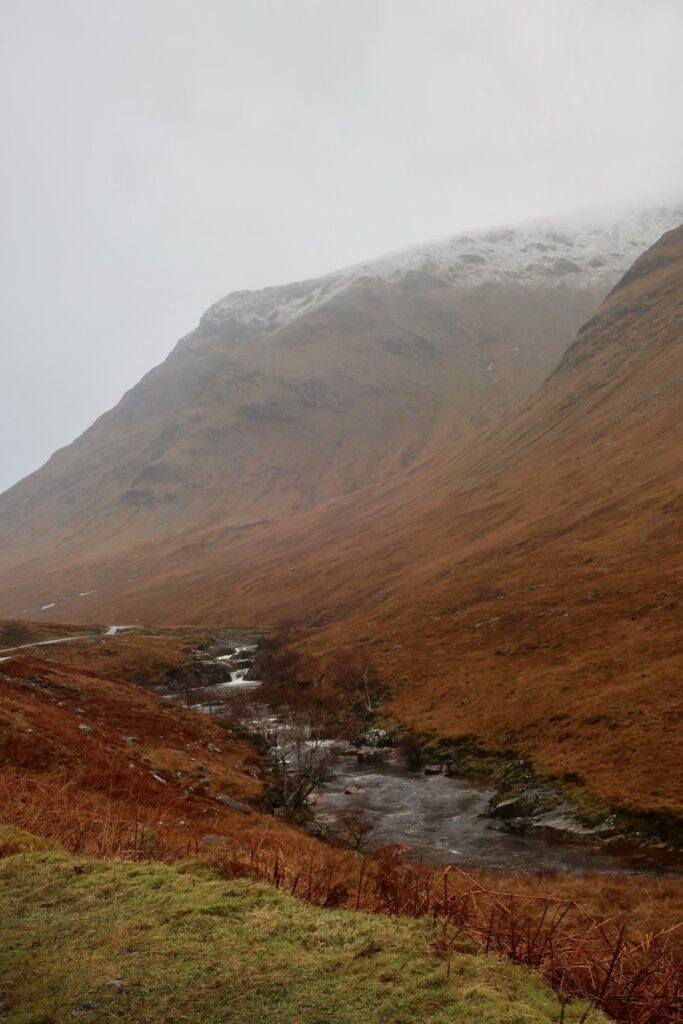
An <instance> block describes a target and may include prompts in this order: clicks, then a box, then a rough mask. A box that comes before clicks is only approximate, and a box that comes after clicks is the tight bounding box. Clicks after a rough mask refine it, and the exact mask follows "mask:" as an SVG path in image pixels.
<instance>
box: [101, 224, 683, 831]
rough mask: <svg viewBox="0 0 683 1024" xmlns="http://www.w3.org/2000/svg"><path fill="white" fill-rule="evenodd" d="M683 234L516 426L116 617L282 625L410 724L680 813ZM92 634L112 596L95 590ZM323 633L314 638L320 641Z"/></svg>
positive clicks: (176, 568)
mask: <svg viewBox="0 0 683 1024" xmlns="http://www.w3.org/2000/svg"><path fill="white" fill-rule="evenodd" d="M682 367H683V229H678V230H676V231H674V232H671V233H669V234H668V235H666V236H665V237H664V238H663V239H662V240H661V241H660V242H659V243H658V244H657V245H656V246H654V247H653V248H652V249H651V250H650V251H649V252H648V253H646V254H645V255H644V256H643V257H642V258H641V259H640V260H639V261H638V262H637V263H636V265H635V267H634V268H633V270H632V271H631V272H629V274H628V275H627V276H626V277H625V278H624V280H623V281H622V283H621V284H620V286H619V287H618V288H616V289H615V291H614V292H613V293H612V294H611V295H610V297H609V298H608V299H607V301H606V302H605V303H604V305H603V307H602V308H601V310H600V312H599V314H598V315H597V316H596V317H595V318H594V319H593V320H592V321H591V322H590V323H589V324H587V325H586V327H585V328H584V329H583V330H582V331H581V332H580V334H579V336H578V338H577V340H576V342H575V343H574V345H573V346H572V347H571V348H570V350H569V351H568V353H567V354H566V356H565V357H564V359H563V360H562V363H561V365H560V367H559V368H558V370H557V371H556V372H555V373H554V374H553V375H552V377H551V378H550V380H549V381H548V382H547V383H546V385H544V387H543V388H541V390H540V391H539V392H538V393H537V394H536V395H534V396H533V397H532V398H530V399H529V400H528V401H527V402H526V403H525V404H524V405H523V406H522V407H521V408H520V409H519V410H518V411H517V412H516V413H514V414H512V415H511V416H509V417H507V418H506V419H505V420H503V421H501V422H500V423H499V424H497V425H495V426H492V427H491V428H489V429H488V430H486V431H484V432H482V433H481V434H480V435H478V436H477V438H476V439H475V441H472V442H470V443H469V444H466V443H461V444H460V446H459V447H457V446H453V450H452V451H450V450H449V449H448V447H446V448H445V450H444V449H442V450H441V452H440V453H439V454H438V455H437V454H435V455H433V456H431V457H429V458H425V459H423V460H422V461H419V462H417V463H416V464H414V465H413V466H412V467H410V469H408V470H407V471H405V472H404V473H403V474H401V475H398V476H395V477H393V478H391V479H390V480H388V481H385V482H384V483H382V484H380V485H377V486H376V487H374V488H366V489H365V490H364V491H362V492H359V493H358V494H355V495H352V496H348V497H346V498H343V499H341V500H338V501H336V502H334V503H329V504H328V505H326V506H322V507H320V508H318V509H315V510H313V511H311V512H309V513H307V514H306V515H301V516H299V517H297V519H296V520H292V521H290V522H288V523H284V524H279V525H277V526H273V527H270V528H266V527H264V528H263V529H262V530H260V531H258V533H257V534H255V535H254V538H248V537H243V538H242V539H240V540H234V539H230V540H226V538H225V537H221V536H220V534H219V533H217V534H215V535H212V534H210V533H208V532H207V533H205V534H204V535H203V537H202V541H201V543H198V545H197V549H196V550H195V552H194V556H193V564H192V568H191V569H189V570H188V567H187V564H186V562H185V561H184V559H183V557H182V555H181V554H179V553H178V552H175V551H173V550H171V549H168V550H167V552H166V553H165V560H164V569H165V576H164V587H163V590H162V589H161V587H160V585H159V581H158V579H155V578H154V577H153V576H151V577H150V579H149V580H147V581H146V580H145V579H141V580H140V581H139V583H138V589H137V590H136V591H135V595H136V596H135V597H134V596H133V593H132V591H131V595H130V598H129V600H130V604H129V607H130V612H131V614H132V615H135V616H139V617H144V616H151V614H152V609H153V608H154V607H158V608H163V612H164V615H165V617H166V618H167V619H168V620H171V621H173V620H174V619H175V620H176V621H181V620H183V619H185V620H187V619H189V618H191V619H192V620H194V621H196V622H200V621H211V620H213V621H218V620H223V621H226V622H230V621H235V620H237V619H241V620H242V621H246V622H248V621H250V620H251V621H273V620H276V619H278V618H280V619H294V620H297V621H300V622H308V623H309V624H315V627H316V628H315V630H314V631H313V636H312V639H311V641H310V642H311V644H312V645H313V646H317V647H318V648H320V649H330V648H331V647H332V646H334V645H337V644H340V643H347V642H349V641H358V640H360V641H361V642H363V643H364V645H365V647H366V649H367V650H368V651H369V652H370V653H371V654H372V656H373V658H374V659H375V660H376V661H377V662H378V664H379V665H380V666H381V668H382V669H383V671H384V673H385V674H386V676H387V677H388V679H389V680H390V681H391V682H392V684H393V686H394V687H395V689H396V696H395V698H394V700H393V702H392V708H391V710H392V711H393V712H394V713H395V714H397V715H398V716H400V717H401V718H403V719H405V720H407V721H409V722H410V723H411V724H413V725H414V726H415V727H416V728H418V729H422V730H433V731H436V732H439V733H441V734H445V735H451V736H462V735H472V736H475V737H477V738H478V739H479V740H481V741H482V742H483V743H485V744H486V745H488V746H495V747H506V748H512V749H525V750H528V751H530V752H532V753H533V754H534V755H535V756H536V758H537V759H538V761H539V763H540V764H541V766H543V767H544V768H546V769H550V770H552V771H554V772H557V773H560V774H562V773H567V772H570V773H572V774H574V775H576V776H578V777H579V778H580V780H582V781H583V782H584V783H585V785H586V786H587V787H588V788H589V789H591V790H593V791H594V792H595V793H597V794H598V795H599V796H601V797H602V798H604V799H605V800H607V801H609V802H610V803H615V804H623V805H626V806H628V807H630V808H632V809H640V810H654V811H658V812H666V813H671V814H674V815H677V816H678V815H680V814H681V812H682V811H683V805H682V803H681V793H682V792H683V788H682V787H681V781H682V780H681V764H683V757H682V756H681V753H682V751H681V730H680V713H681V691H680V678H681V669H682V668H683V652H682V650H681V631H680V623H681V603H680V602H681V539H682V537H681V519H680V514H681V507H682V506H681V465H682V459H681V452H682V451H683V437H682V436H681V435H682V433H683V424H682V422H681V407H682V405H681V381H682V379H683V377H682ZM94 598H98V600H93V608H94V609H95V610H96V611H97V615H98V617H100V618H103V617H107V615H108V614H113V612H114V611H116V612H118V611H119V610H120V609H119V608H118V607H117V603H116V602H117V598H116V597H113V598H111V599H109V602H108V599H107V597H106V595H99V597H98V595H93V599H94ZM321 627H322V628H321Z"/></svg>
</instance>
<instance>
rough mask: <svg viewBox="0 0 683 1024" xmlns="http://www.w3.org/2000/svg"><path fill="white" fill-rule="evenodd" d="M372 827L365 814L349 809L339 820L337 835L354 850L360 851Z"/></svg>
mask: <svg viewBox="0 0 683 1024" xmlns="http://www.w3.org/2000/svg"><path fill="white" fill-rule="evenodd" d="M374 827H375V826H374V824H373V822H372V821H371V819H370V818H369V817H368V815H367V814H365V813H364V812H363V811H361V810H358V809H353V808H350V809H349V810H348V811H345V812H344V813H343V814H342V815H341V816H340V818H339V823H338V826H337V835H338V836H339V838H340V839H341V840H342V841H343V842H345V843H347V844H348V845H349V846H352V847H353V848H354V850H362V849H363V847H364V846H365V845H366V844H367V842H368V839H369V838H370V833H371V832H372V831H373V829H374Z"/></svg>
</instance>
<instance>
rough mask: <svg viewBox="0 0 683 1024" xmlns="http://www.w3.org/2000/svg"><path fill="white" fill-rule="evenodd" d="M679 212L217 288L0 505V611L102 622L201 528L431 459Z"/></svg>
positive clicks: (191, 545)
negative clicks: (192, 318) (162, 357)
mask: <svg viewBox="0 0 683 1024" xmlns="http://www.w3.org/2000/svg"><path fill="white" fill-rule="evenodd" d="M682 219H683V208H681V209H678V208H675V207H658V208H652V209H646V210H641V211H639V212H637V213H633V212H632V213H630V214H628V215H624V216H623V217H621V218H619V219H616V220H615V219H605V218H602V219H600V218H595V219H592V220H591V219H586V218H583V219H574V220H568V221H564V222H557V223H549V222H538V223H533V224H528V225H522V226H518V227H511V228H502V229H500V230H496V231H486V232H483V233H479V234H477V233H470V234H468V235H459V236H455V237H452V238H446V239H444V240H443V241H440V242H436V243H432V244H427V245H421V246H418V247H415V248H412V249H409V250H406V251H403V252H400V253H397V254H394V255H390V256H387V257H383V258H380V259H378V260H375V261H371V262H368V263H364V264H360V265H357V266H354V267H351V268H348V269H345V270H342V271H339V272H337V273H333V274H329V275H327V276H325V277H323V278H318V279H314V280H309V281H302V282H296V283H292V284H289V285H285V286H281V287H271V288H265V289H262V290H261V291H251V292H236V293H232V294H230V295H228V296H227V297H226V298H224V299H222V300H220V301H219V302H217V303H216V304H214V305H213V306H212V307H211V308H210V309H209V310H208V311H207V312H206V313H205V314H204V316H203V317H202V318H201V320H200V323H199V326H198V327H197V329H196V330H195V331H194V332H192V334H190V335H188V336H186V337H185V338H183V339H181V341H180V342H178V344H177V345H176V347H175V349H174V350H173V352H172V353H171V354H170V355H169V357H168V358H167V360H166V361H165V362H164V363H163V364H162V365H161V366H159V367H157V368H156V369H154V370H152V371H150V373H148V374H147V375H146V376H145V377H144V378H143V380H142V381H141V382H140V383H139V384H138V385H137V386H136V387H135V388H133V389H132V390H131V391H129V392H128V393H127V394H126V395H125V396H124V397H123V398H122V399H121V401H120V402H119V404H118V405H117V406H116V407H115V408H114V409H112V410H111V411H110V412H108V413H106V414H105V415H104V416H102V417H100V419H99V420H97V422H96V423H95V424H93V426H92V427H91V428H90V429H89V430H88V431H86V433H85V434H83V435H82V436H81V437H80V438H79V439H78V440H77V441H76V442H74V443H73V444H72V445H70V446H68V447H67V448H65V449H62V450H60V451H59V452H57V453H56V454H55V455H54V456H53V457H52V459H51V460H50V461H49V462H48V463H47V464H46V466H44V467H43V468H42V469H41V470H39V471H38V472H37V473H34V474H32V475H31V476H30V477H28V478H27V479H26V480H24V481H22V482H21V483H19V484H17V485H16V486H15V487H13V488H11V489H10V490H9V491H8V492H6V493H5V494H4V495H3V496H2V497H1V498H0V529H1V532H0V565H1V567H2V572H3V578H4V580H5V586H4V588H3V598H2V600H3V609H2V610H3V611H4V612H6V613H10V612H11V613H16V612H17V611H19V610H22V609H25V608H30V609H32V611H36V610H39V609H40V608H41V607H42V606H43V605H49V606H50V607H52V606H53V605H54V604H56V603H58V602H61V601H62V600H63V599H64V598H66V597H68V598H70V602H69V606H68V607H65V608H64V612H65V613H66V612H68V614H69V616H70V617H71V616H78V615H81V616H87V615H90V614H91V608H92V609H93V610H94V608H95V607H96V606H97V605H96V604H95V605H91V604H89V603H88V602H91V601H95V602H98V601H100V600H102V599H103V597H104V596H105V595H106V594H109V597H108V598H107V600H109V601H111V602H113V603H112V604H110V605H109V609H110V611H111V612H113V610H114V608H116V606H117V604H118V608H117V612H118V617H120V616H121V615H125V612H126V611H129V609H130V608H131V602H133V604H134V603H135V601H136V597H137V591H138V589H139V584H137V582H136V581H134V582H133V583H132V584H131V585H130V586H126V581H127V580H128V579H129V578H130V577H133V576H140V575H143V576H144V578H145V586H146V587H149V586H151V585H153V579H154V578H155V576H156V574H157V573H160V576H159V585H160V586H161V587H162V588H164V589H165V586H166V584H165V582H164V579H165V570H164V569H161V568H160V567H157V568H155V569H152V568H151V565H150V559H151V558H154V551H155V550H158V551H159V552H161V550H162V549H163V550H164V555H163V563H164V564H166V563H167V558H168V551H169V550H172V551H173V553H174V557H176V558H180V557H181V555H180V553H181V552H182V551H183V550H186V551H187V553H188V554H187V558H188V567H189V566H190V565H191V563H192V561H193V559H194V558H195V553H196V551H197V549H198V547H199V549H200V550H201V547H202V545H203V544H204V540H203V539H201V538H202V534H203V532H204V531H207V530H209V531H212V534H213V536H214V537H215V536H216V535H219V534H221V532H223V533H224V535H225V537H232V538H237V537H241V536H242V535H243V534H244V533H245V531H246V532H248V533H253V532H254V531H255V532H256V533H257V534H258V531H259V530H260V529H262V528H264V527H265V526H267V525H268V524H270V525H272V524H274V523H279V522H281V521H283V520H286V519H287V518H289V517H292V516H296V515H298V514H300V513H302V512H305V511H306V510H310V509H313V508H315V507H317V506H319V505H320V504H321V503H324V502H327V501H330V500H333V499H336V498H339V497H341V496H344V495H348V494H352V493H354V492H356V491H358V490H359V489H362V488H365V487H367V486H370V485H374V484H377V483H379V482H381V481H383V480H386V479H388V478H391V477H394V476H396V475H399V476H400V475H401V474H403V473H405V472H406V471H407V470H408V469H409V467H411V466H413V465H414V464H415V463H416V462H419V461H420V460H421V459H428V458H430V457H434V456H435V455H439V454H441V453H443V452H444V451H448V450H450V448H451V447H452V446H453V445H454V444H455V443H456V442H457V441H458V440H459V439H461V438H463V437H465V436H466V435H467V434H468V433H469V432H471V431H473V430H476V429H478V428H480V427H482V426H484V425H486V424H487V423H490V422H492V421H494V420H495V419H496V418H497V417H499V416H501V415H503V414H505V413H507V412H509V411H510V410H511V409H512V408H513V407H514V406H515V404H516V403H518V402H519V401H520V400H521V399H523V398H524V397H525V396H526V395H528V394H529V393H530V392H531V391H532V390H533V389H534V388H535V387H537V386H538V385H539V384H540V383H541V382H542V381H543V379H544V378H545V377H546V376H547V375H548V373H549V372H550V371H551V370H552V369H553V367H554V366H555V365H556V364H557V362H558V361H559V359H560V358H561V356H562V354H563V352H564V350H565V348H566V347H567V345H568V344H569V342H570V340H571V338H572V337H573V335H574V334H575V332H576V330H577V329H578V327H579V326H580V325H581V324H582V323H583V322H584V321H585V320H586V319H588V318H589V317H590V316H591V315H592V314H593V312H594V311H595V309H596V308H597V305H598V303H599V301H600V300H601V299H602V298H603V297H604V296H605V295H606V294H607V292H608V291H609V289H610V288H611V287H613V285H614V284H615V283H616V281H617V280H618V278H619V277H620V275H621V274H622V273H623V272H624V271H625V270H626V269H627V267H628V266H629V265H630V263H632V261H633V260H634V258H635V257H636V256H637V255H638V253H640V252H641V251H642V250H643V249H644V248H646V247H647V246H648V245H649V244H651V243H652V242H653V241H654V240H655V239H656V238H657V237H658V236H659V235H660V234H661V233H662V232H663V231H664V230H666V229H667V228H670V227H671V226H673V225H674V224H676V223H678V222H680V220H682ZM329 539H330V541H331V542H332V541H333V540H334V537H333V536H330V538H329ZM211 543H213V541H212V542H211ZM159 557H161V556H159ZM222 557H225V559H226V562H225V568H226V571H228V570H229V567H230V554H229V552H228V551H226V553H225V556H222ZM38 565H40V573H39V574H37V573H36V567H37V566H38ZM113 585H115V587H116V589H115V591H113V592H112V591H110V590H109V589H108V588H111V587H112V586H113ZM85 591H90V592H92V591H94V592H95V593H91V594H88V597H87V598H80V597H78V595H80V594H82V593H83V592H85ZM74 600H75V603H73V602H74ZM266 604H269V601H266ZM217 610H218V608H217ZM60 611H61V609H60ZM163 615H164V600H163V599H162V600H161V602H160V603H159V604H158V605H157V606H156V608H155V616H156V617H157V618H159V617H163ZM174 615H175V613H174Z"/></svg>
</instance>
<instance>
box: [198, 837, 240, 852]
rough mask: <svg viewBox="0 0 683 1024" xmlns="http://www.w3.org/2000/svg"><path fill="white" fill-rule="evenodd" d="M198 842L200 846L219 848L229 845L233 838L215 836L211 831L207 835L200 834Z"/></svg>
mask: <svg viewBox="0 0 683 1024" xmlns="http://www.w3.org/2000/svg"><path fill="white" fill-rule="evenodd" d="M199 842H200V843H201V845H202V846H206V847H208V848H209V849H214V848H215V847H219V848H221V847H228V846H231V845H232V842H233V840H232V839H230V837H229V836H217V835H214V834H213V833H210V834H209V835H208V836H202V838H201V839H200V840H199Z"/></svg>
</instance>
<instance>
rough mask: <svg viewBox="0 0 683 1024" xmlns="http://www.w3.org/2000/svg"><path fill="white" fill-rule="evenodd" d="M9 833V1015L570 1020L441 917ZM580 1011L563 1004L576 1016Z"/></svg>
mask: <svg viewBox="0 0 683 1024" xmlns="http://www.w3.org/2000/svg"><path fill="white" fill-rule="evenodd" d="M0 838H1V839H2V842H1V843H0V850H1V851H2V852H3V853H4V856H3V857H2V859H1V860H0V921H1V922H2V924H1V926H0V1007H1V1009H0V1019H3V1020H8V1021H12V1022H16V1024H29V1022H31V1024H38V1022H40V1024H48V1022H50V1024H51V1022H61V1021H69V1022H73V1020H74V1019H76V1020H79V1019H80V1020H82V1021H84V1022H90V1021H98V1022H99V1021H111V1020H122V1021H131V1022H132V1021H135V1022H136V1024H175V1022H178V1024H180V1022H183V1024H185V1022H196V1024H212V1022H219V1021H220V1022H226V1021H230V1022H235V1024H263V1022H269V1024H270V1022H272V1024H319V1022H323V1021H325V1022H327V1021H331V1022H338V1024H357V1022H358V1024H361V1022H362V1024H374V1022H377V1024H380V1022H381V1024H414V1022H415V1021H420V1022H424V1024H446V1022H449V1024H452V1022H463V1024H500V1022H508V1024H545V1022H557V1021H559V1020H560V1019H561V1015H562V1012H563V1011H562V1007H561V1006H560V1002H559V1000H558V998H557V997H556V996H555V995H554V994H553V993H552V992H551V991H550V990H549V989H548V988H547V987H546V985H545V984H544V983H543V981H542V980H541V979H540V978H539V977H538V976H536V975H534V974H533V973H532V972H530V971H527V970H524V969H521V968H519V967H515V966H514V965H512V964H510V963H508V962H503V961H501V960H499V959H497V958H495V957H483V956H477V955H474V954H471V953H468V952H467V951H463V952H458V953H455V954H450V955H449V956H447V957H446V956H443V955H439V944H438V938H439V929H438V928H437V927H435V926H434V925H433V924H432V923H431V922H429V921H427V920H422V921H409V920H404V919H388V918H383V917H373V916H370V915H365V914H354V913H350V912H345V911H325V910H320V909H318V908H315V907H311V906H309V905H306V904H303V903H300V902H299V901H297V900H295V899H293V898H291V897H289V896H287V895H285V894H283V893H281V892H278V891H277V890H275V889H273V888H271V887H268V886H265V885H262V884H255V883H252V882H249V881H246V880H238V881H229V882H226V881H223V880H221V879H219V878H218V877H217V876H216V874H215V873H213V872H211V871H209V870H208V869H204V868H201V867H198V866H194V865H189V866H178V867H169V866H165V865H158V864H143V865H140V864H123V863H113V862H106V861H96V860H89V859H85V858H78V857H72V856H70V855H68V854H66V853H63V852H61V851H59V850H56V849H45V848H44V844H42V845H43V848H38V849H32V848H31V847H32V843H31V841H30V839H29V838H27V837H26V836H25V834H24V835H18V834H16V833H10V832H8V831H6V832H5V833H4V836H2V835H0ZM13 851H18V852H13ZM585 1009H586V1004H580V1003H575V1004H573V1005H570V1006H567V1007H565V1008H564V1018H563V1019H564V1021H565V1022H566V1024H571V1022H575V1024H578V1022H579V1021H580V1020H581V1019H582V1017H583V1014H584V1011H585ZM603 1019H604V1018H602V1017H601V1016H600V1014H599V1013H597V1012H596V1011H593V1013H592V1014H591V1016H590V1020H591V1024H597V1022H598V1021H601V1020H603Z"/></svg>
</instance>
